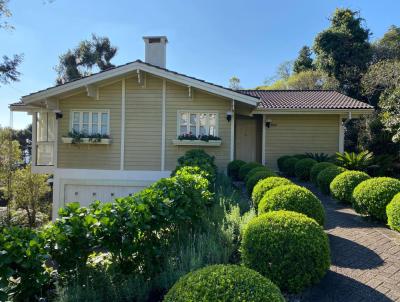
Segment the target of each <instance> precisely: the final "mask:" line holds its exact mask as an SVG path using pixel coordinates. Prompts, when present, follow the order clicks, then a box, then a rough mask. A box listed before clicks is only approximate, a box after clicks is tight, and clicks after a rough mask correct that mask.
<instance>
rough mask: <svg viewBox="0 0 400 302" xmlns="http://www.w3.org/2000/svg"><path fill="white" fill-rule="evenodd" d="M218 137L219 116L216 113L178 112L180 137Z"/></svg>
mask: <svg viewBox="0 0 400 302" xmlns="http://www.w3.org/2000/svg"><path fill="white" fill-rule="evenodd" d="M184 134H191V135H195V136H201V135H214V136H218V114H217V113H216V112H191V111H179V112H178V136H179V135H184Z"/></svg>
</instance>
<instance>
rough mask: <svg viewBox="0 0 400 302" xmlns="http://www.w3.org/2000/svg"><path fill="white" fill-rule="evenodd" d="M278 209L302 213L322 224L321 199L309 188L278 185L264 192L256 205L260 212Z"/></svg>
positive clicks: (323, 213)
mask: <svg viewBox="0 0 400 302" xmlns="http://www.w3.org/2000/svg"><path fill="white" fill-rule="evenodd" d="M278 210H286V211H294V212H298V213H302V214H304V215H307V216H308V217H310V218H313V219H315V220H316V221H317V222H318V223H319V224H320V225H324V221H325V212H324V208H323V206H322V204H321V201H320V200H319V199H318V198H317V197H316V196H315V195H314V194H313V193H312V192H311V191H310V190H308V189H306V188H303V187H300V186H297V185H285V186H280V187H276V188H273V189H272V190H269V191H268V192H267V193H265V195H264V197H263V198H262V199H261V201H260V204H259V205H258V212H259V213H260V214H262V213H266V212H270V211H278Z"/></svg>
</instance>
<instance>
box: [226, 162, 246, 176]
mask: <svg viewBox="0 0 400 302" xmlns="http://www.w3.org/2000/svg"><path fill="white" fill-rule="evenodd" d="M245 164H246V162H245V161H243V160H240V159H237V160H234V161H231V162H230V163H229V164H228V168H227V170H228V176H230V177H231V178H232V179H233V180H238V179H239V169H240V168H241V167H242V166H243V165H245Z"/></svg>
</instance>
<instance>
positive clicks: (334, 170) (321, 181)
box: [317, 166, 346, 194]
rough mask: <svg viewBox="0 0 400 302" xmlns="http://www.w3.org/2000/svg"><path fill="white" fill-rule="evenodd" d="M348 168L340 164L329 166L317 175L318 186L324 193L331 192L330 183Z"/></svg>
mask: <svg viewBox="0 0 400 302" xmlns="http://www.w3.org/2000/svg"><path fill="white" fill-rule="evenodd" d="M345 171H346V169H345V168H342V167H338V166H333V167H328V168H326V169H324V170H322V171H321V172H320V173H319V174H318V176H317V184H318V188H319V189H320V190H321V192H322V193H324V194H329V192H330V187H329V186H330V185H331V182H332V180H334V179H335V177H336V176H338V175H339V174H340V173H343V172H345Z"/></svg>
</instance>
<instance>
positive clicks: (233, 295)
mask: <svg viewBox="0 0 400 302" xmlns="http://www.w3.org/2000/svg"><path fill="white" fill-rule="evenodd" d="M163 301H164V302H187V301H193V302H194V301H196V302H197V301H199V302H208V301H221V302H242V301H252V302H262V301H268V302H284V301H285V299H284V298H283V296H282V294H281V292H280V290H279V288H278V287H277V286H276V285H275V284H273V283H272V282H271V281H270V280H268V279H267V278H265V277H263V276H261V275H260V274H259V273H257V272H256V271H253V270H251V269H249V268H247V267H243V266H238V265H211V266H207V267H205V268H202V269H199V270H196V271H194V272H191V273H188V274H187V275H185V276H183V277H182V278H181V279H179V280H178V281H177V282H176V283H175V285H174V286H173V287H172V288H171V289H170V290H169V292H168V293H167V294H166V295H165V297H164V300H163Z"/></svg>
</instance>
